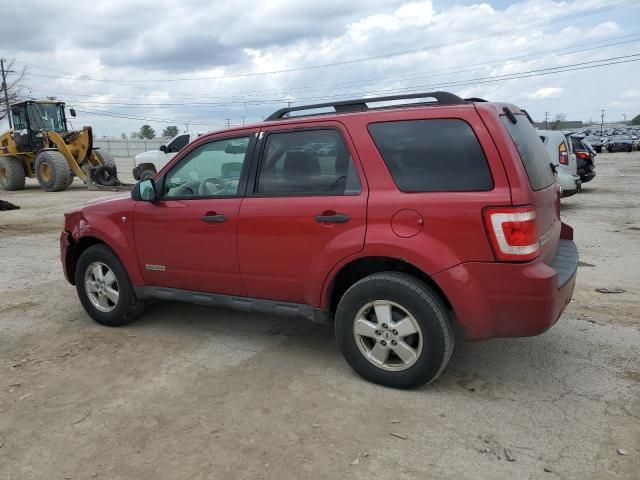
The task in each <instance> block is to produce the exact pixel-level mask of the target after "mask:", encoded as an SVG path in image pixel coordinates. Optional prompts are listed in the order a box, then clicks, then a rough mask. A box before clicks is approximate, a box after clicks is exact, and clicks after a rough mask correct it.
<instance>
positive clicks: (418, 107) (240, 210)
mask: <svg viewBox="0 0 640 480" xmlns="http://www.w3.org/2000/svg"><path fill="white" fill-rule="evenodd" d="M406 100H414V101H415V100H419V101H420V103H413V104H406ZM383 102H396V104H395V105H391V106H389V105H386V106H381V105H382V104H383ZM398 102H405V103H404V104H402V103H400V104H398ZM553 168H554V165H551V160H550V158H549V156H548V154H547V151H546V149H545V147H544V145H543V143H542V142H541V141H540V138H539V137H538V134H537V133H536V130H535V129H534V127H533V125H532V124H531V121H530V119H529V117H528V115H527V114H526V112H524V111H522V110H520V109H519V108H518V107H516V106H514V105H509V104H505V103H491V102H485V101H482V100H479V99H470V100H464V99H462V98H459V97H457V96H455V95H453V94H450V93H447V92H433V93H426V94H415V95H402V96H396V97H379V98H374V99H363V100H351V101H345V102H336V103H330V104H320V105H309V106H300V107H292V108H285V109H282V110H279V111H277V112H275V113H274V114H272V115H271V116H270V117H269V118H267V120H266V121H264V122H263V123H260V124H256V125H247V126H242V127H239V128H233V129H228V130H223V131H219V132H215V133H211V134H208V135H204V136H202V137H200V138H198V139H197V140H195V141H194V142H192V143H191V144H189V145H188V146H187V147H185V148H184V149H182V150H181V151H180V153H178V154H177V155H176V157H175V158H174V159H173V160H171V161H170V162H169V163H168V164H167V165H166V166H165V167H163V168H162V170H161V171H160V172H158V174H157V175H156V176H155V177H154V178H153V179H149V180H143V181H141V182H140V183H139V184H137V186H136V187H135V188H134V190H133V192H132V194H131V196H127V197H118V198H110V199H107V200H103V201H98V202H94V203H91V204H89V205H86V206H84V207H81V208H75V209H72V210H70V211H68V212H67V213H66V214H65V225H64V231H63V232H62V235H61V238H60V247H61V254H62V255H61V257H62V265H63V268H64V271H65V274H66V277H67V279H68V280H69V281H70V282H71V283H73V284H75V285H76V288H77V292H78V296H79V298H80V301H81V302H82V305H83V306H84V308H85V309H86V311H87V312H88V314H89V315H90V316H91V317H93V318H94V319H95V320H96V321H97V322H99V323H102V324H105V325H112V326H113V325H122V324H126V323H128V322H131V321H133V320H134V319H135V318H137V317H138V316H139V315H140V314H141V313H142V312H143V310H144V306H145V303H146V302H147V301H148V300H150V299H162V300H182V301H187V302H194V303H198V304H202V305H213V306H223V307H230V308H237V309H241V310H245V311H254V312H269V313H277V314H287V315H294V316H301V317H305V318H308V319H311V320H317V321H325V322H333V324H334V328H335V334H336V338H337V341H338V344H339V346H340V349H341V350H342V353H343V354H344V356H345V358H346V359H347V361H348V362H349V364H350V365H351V366H352V367H353V369H354V370H355V371H356V372H358V373H359V374H360V375H362V376H363V377H364V378H366V379H368V380H371V381H373V382H378V383H381V384H384V385H389V386H394V387H403V388H408V387H416V386H418V385H422V384H424V383H428V382H431V381H433V380H434V379H435V378H437V377H438V376H439V375H440V374H441V373H442V371H443V370H444V369H445V367H446V365H447V363H448V362H449V359H450V357H451V354H452V352H453V349H454V345H455V342H456V339H457V338H466V339H474V340H478V339H485V338H492V337H514V336H527V335H537V334H540V333H542V332H544V331H545V330H547V329H548V328H550V327H551V326H552V325H553V324H554V323H555V322H556V321H557V320H558V318H559V317H560V315H561V313H562V311H563V310H564V308H565V307H566V305H567V304H568V303H569V301H570V299H571V296H572V293H573V288H574V285H575V279H576V269H577V264H578V254H577V250H576V246H575V243H574V242H573V240H572V238H573V231H572V229H571V227H569V226H568V225H566V224H563V223H562V222H561V220H560V187H559V185H558V184H557V182H556V177H555V175H554V171H553Z"/></svg>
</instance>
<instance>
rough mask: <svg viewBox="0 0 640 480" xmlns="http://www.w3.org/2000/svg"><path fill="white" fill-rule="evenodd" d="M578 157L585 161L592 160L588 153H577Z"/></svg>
mask: <svg viewBox="0 0 640 480" xmlns="http://www.w3.org/2000/svg"><path fill="white" fill-rule="evenodd" d="M576 157H578V158H581V159H583V160H589V159H590V158H591V155H589V154H588V153H587V152H576Z"/></svg>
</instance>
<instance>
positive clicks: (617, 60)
mask: <svg viewBox="0 0 640 480" xmlns="http://www.w3.org/2000/svg"><path fill="white" fill-rule="evenodd" d="M637 61H640V53H635V54H632V55H623V56H617V57H609V58H602V59H598V60H591V61H588V62H578V63H573V64H569V65H562V66H558V67H548V68H541V69H534V70H528V71H524V72H515V73H509V74H503V75H491V76H486V77H477V78H472V79H464V80H456V81H451V82H444V83H435V84H433V83H432V84H426V85H413V86H410V87H402V88H394V89H379V90H376V91H375V92H371V93H370V94H371V95H380V94H393V93H406V92H408V91H409V90H411V89H437V88H447V87H458V86H467V85H481V84H485V83H495V82H500V81H507V80H515V79H520V78H529V77H537V76H546V75H551V74H556V73H564V72H572V71H579V70H587V69H592V68H599V67H604V66H608V65H617V64H621V63H632V62H637ZM344 96H345V94H344V93H343V94H340V95H332V96H316V97H304V98H297V99H296V100H295V101H296V102H301V101H305V102H306V101H320V100H332V99H336V98H343V97H344ZM286 101H289V100H284V101H283V100H282V99H264V100H261V101H254V102H251V104H252V105H274V104H277V103H284V102H286ZM242 103H249V102H218V103H202V104H197V105H194V104H191V105H187V104H184V103H171V104H134V105H132V104H115V103H113V104H110V105H121V108H151V107H154V108H173V107H177V106H189V107H224V106H234V105H241V104H242ZM92 105H93V106H99V105H102V104H100V103H95V104H92Z"/></svg>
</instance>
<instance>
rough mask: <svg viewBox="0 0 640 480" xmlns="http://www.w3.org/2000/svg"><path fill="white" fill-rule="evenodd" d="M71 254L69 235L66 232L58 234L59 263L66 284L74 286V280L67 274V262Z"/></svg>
mask: <svg viewBox="0 0 640 480" xmlns="http://www.w3.org/2000/svg"><path fill="white" fill-rule="evenodd" d="M70 254H71V234H70V233H69V232H66V231H64V230H63V231H62V233H61V234H60V261H61V262H62V271H63V272H64V278H66V279H67V282H69V283H70V284H72V285H73V284H74V279H73V278H71V275H70V272H69V260H71V259H70Z"/></svg>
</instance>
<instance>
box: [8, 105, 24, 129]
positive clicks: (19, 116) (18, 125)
mask: <svg viewBox="0 0 640 480" xmlns="http://www.w3.org/2000/svg"><path fill="white" fill-rule="evenodd" d="M26 114H27V112H26V111H25V109H24V108H20V109H18V108H16V109H14V110H12V111H11V118H13V129H14V130H17V131H20V130H25V129H26V128H27V118H26V117H27V115H26Z"/></svg>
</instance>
